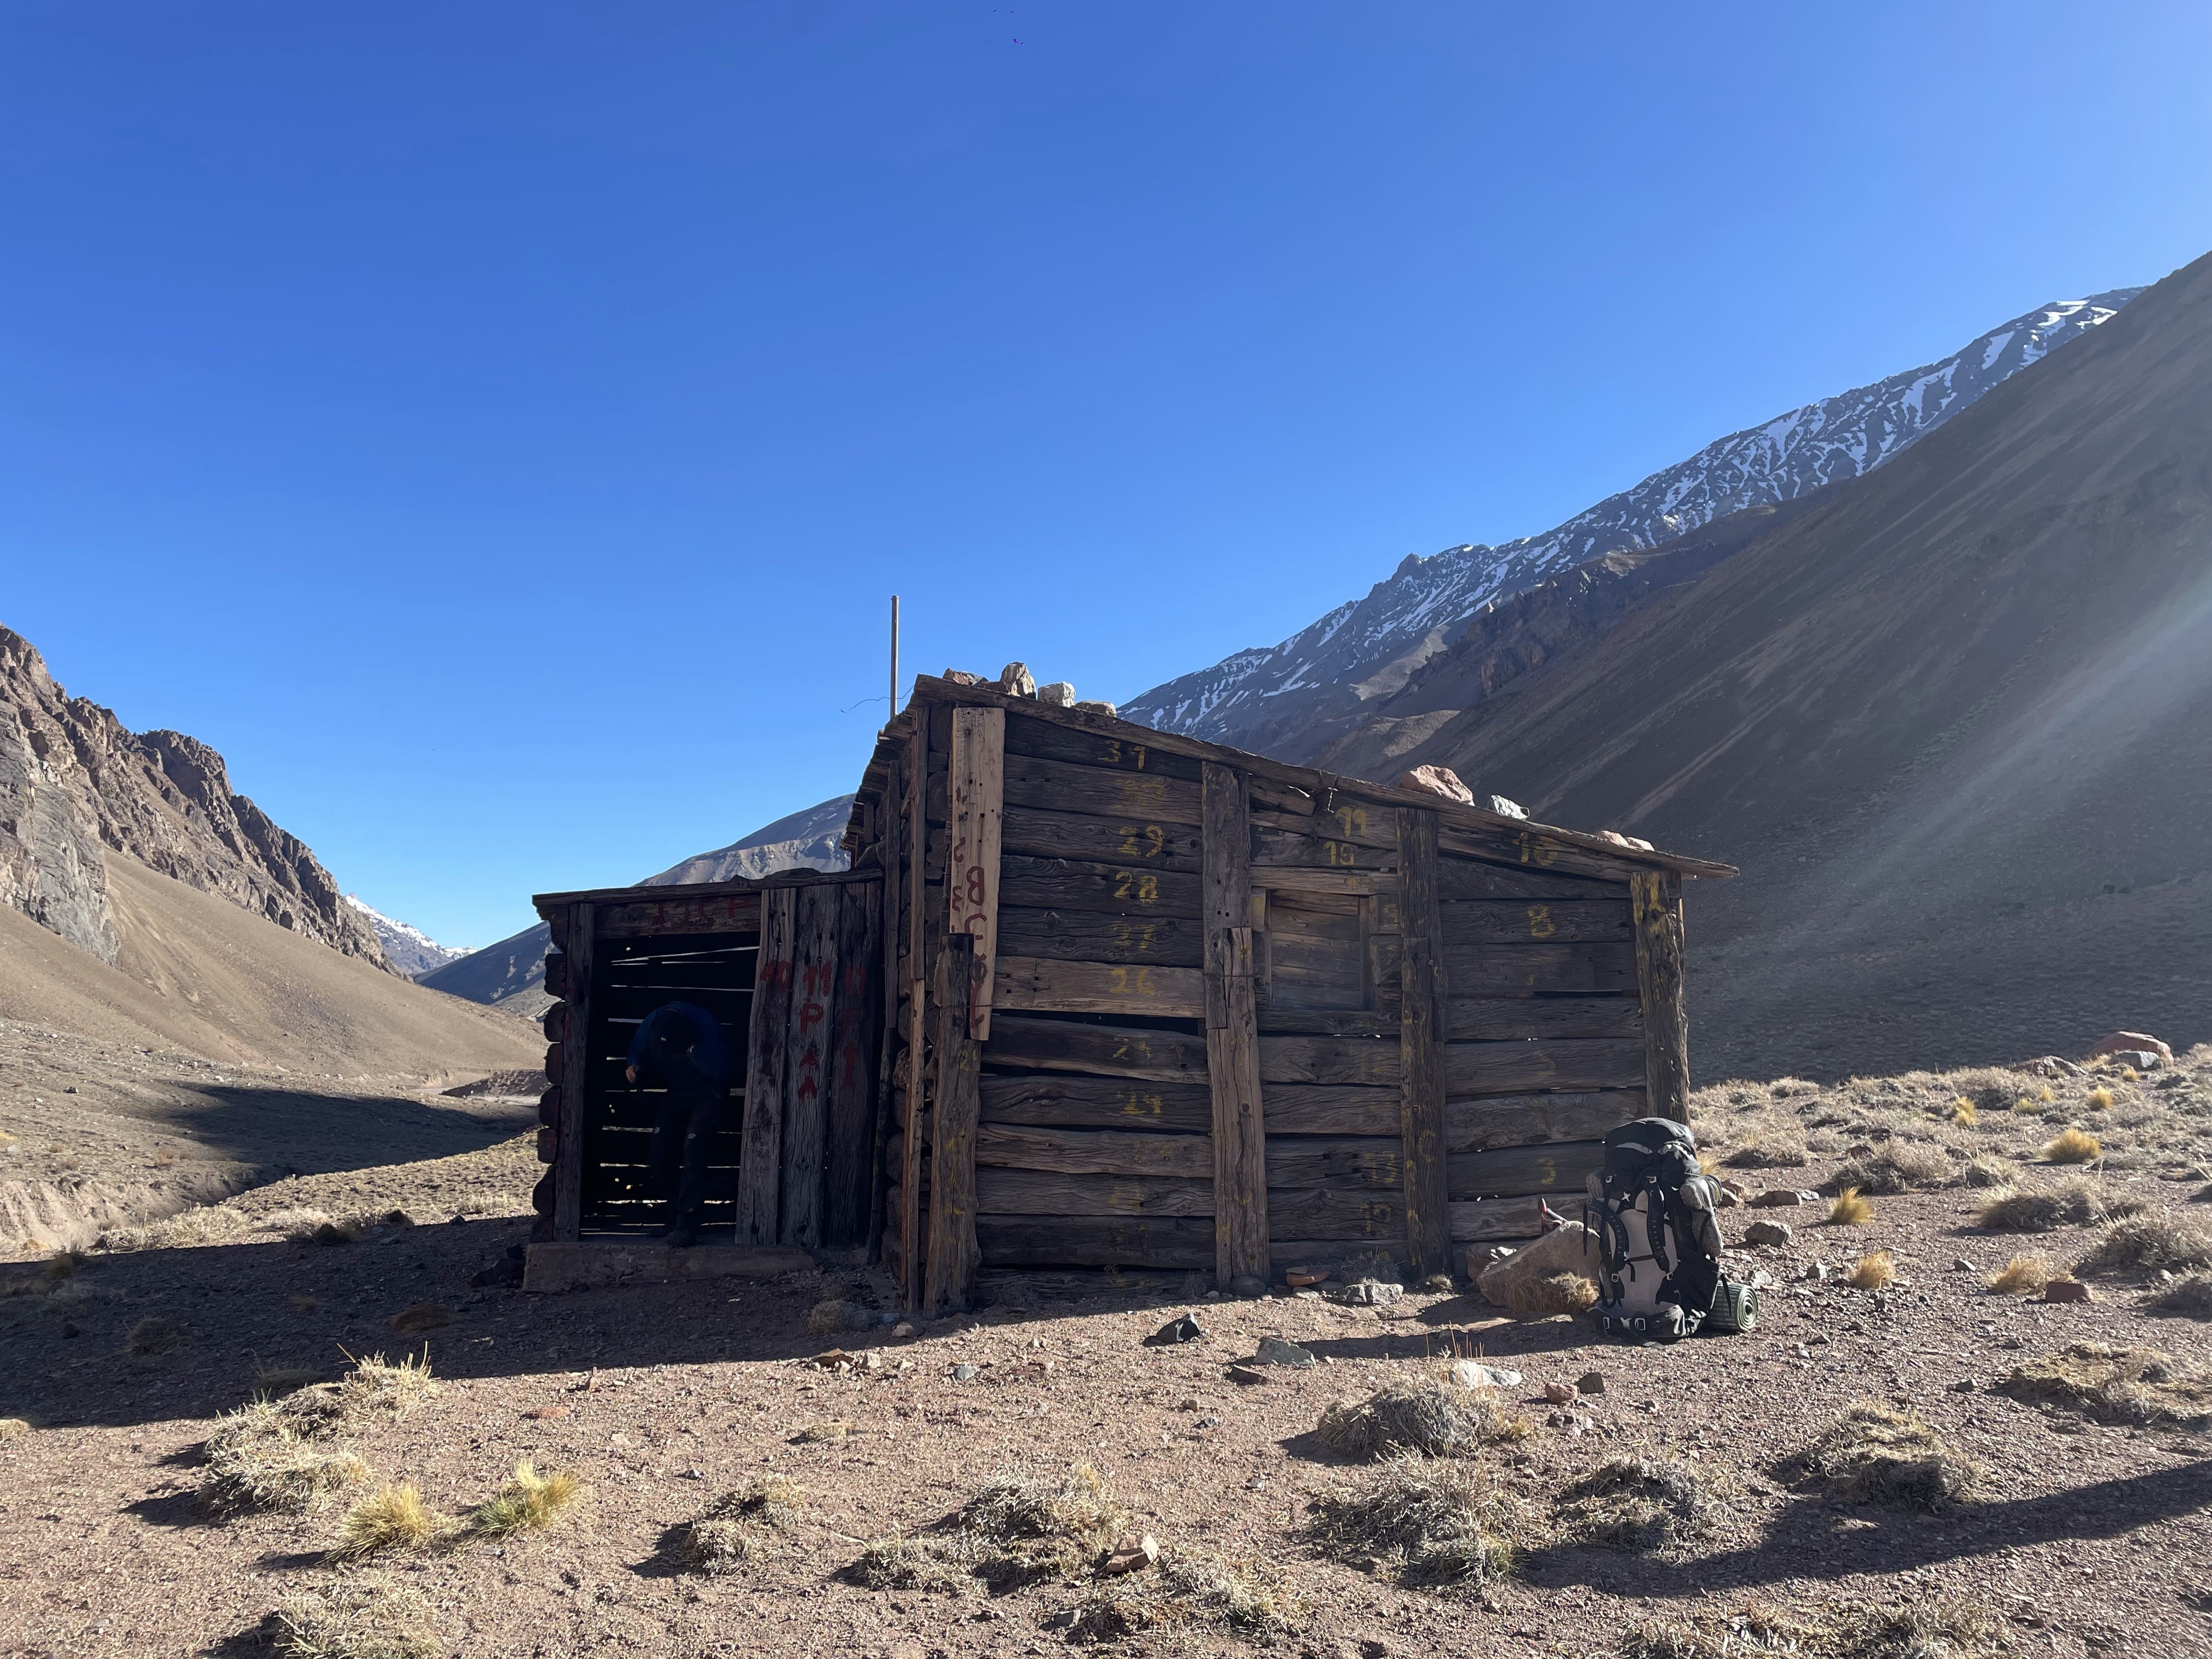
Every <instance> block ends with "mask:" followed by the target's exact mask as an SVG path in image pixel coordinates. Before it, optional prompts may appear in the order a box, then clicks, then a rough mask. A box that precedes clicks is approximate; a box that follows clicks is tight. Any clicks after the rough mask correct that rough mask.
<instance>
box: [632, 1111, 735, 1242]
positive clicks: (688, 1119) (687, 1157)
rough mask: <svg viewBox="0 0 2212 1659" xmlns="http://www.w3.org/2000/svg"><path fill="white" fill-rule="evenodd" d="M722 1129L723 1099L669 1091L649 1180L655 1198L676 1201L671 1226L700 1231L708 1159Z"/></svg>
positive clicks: (656, 1134)
mask: <svg viewBox="0 0 2212 1659" xmlns="http://www.w3.org/2000/svg"><path fill="white" fill-rule="evenodd" d="M720 1127H722V1103H721V1101H720V1099H719V1098H718V1097H714V1096H713V1095H670V1096H668V1097H665V1099H663V1100H662V1102H661V1103H660V1114H659V1116H658V1117H657V1118H656V1119H655V1120H654V1121H653V1152H652V1154H651V1157H650V1158H649V1160H648V1162H647V1169H646V1179H647V1182H649V1183H650V1185H651V1186H652V1188H653V1196H654V1197H656V1198H672V1199H674V1200H676V1208H675V1213H674V1216H673V1218H672V1219H673V1225H675V1226H676V1227H678V1228H679V1229H689V1230H692V1231H696V1229H697V1228H698V1225H699V1212H700V1210H701V1208H702V1206H704V1205H705V1204H706V1201H707V1159H708V1155H709V1154H710V1153H712V1152H713V1151H714V1133H715V1131H717V1130H718V1129H720Z"/></svg>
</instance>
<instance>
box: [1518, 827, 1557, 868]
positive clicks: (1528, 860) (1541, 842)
mask: <svg viewBox="0 0 2212 1659" xmlns="http://www.w3.org/2000/svg"><path fill="white" fill-rule="evenodd" d="M1516 840H1518V841H1519V842H1520V843H1521V862H1522V863H1523V864H1540V865H1543V866H1547V867H1549V866H1551V864H1552V863H1553V861H1554V860H1557V859H1558V858H1559V843H1558V842H1554V841H1551V840H1547V838H1546V837H1544V836H1532V835H1530V834H1529V833H1528V831H1527V830H1526V829H1523V830H1522V832H1521V833H1520V835H1519V836H1516Z"/></svg>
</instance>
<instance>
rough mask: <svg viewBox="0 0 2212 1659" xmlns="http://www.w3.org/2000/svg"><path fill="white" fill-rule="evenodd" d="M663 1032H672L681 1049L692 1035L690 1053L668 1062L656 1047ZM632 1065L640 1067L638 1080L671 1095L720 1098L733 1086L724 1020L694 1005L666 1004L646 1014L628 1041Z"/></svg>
mask: <svg viewBox="0 0 2212 1659" xmlns="http://www.w3.org/2000/svg"><path fill="white" fill-rule="evenodd" d="M664 1031H667V1032H670V1033H671V1035H673V1036H674V1037H675V1040H676V1046H677V1047H678V1048H682V1047H684V1044H685V1042H686V1040H687V1039H688V1040H689V1042H690V1049H691V1052H690V1054H684V1055H683V1056H681V1057H679V1058H678V1059H676V1060H663V1059H662V1057H661V1053H660V1051H659V1049H658V1048H656V1047H655V1045H654V1039H655V1038H657V1037H659V1036H660V1035H661V1034H662V1033H663V1032H664ZM629 1064H630V1065H632V1066H636V1067H637V1075H638V1081H639V1082H640V1083H642V1084H646V1085H652V1084H654V1083H658V1084H659V1085H660V1086H661V1087H663V1088H665V1089H666V1090H667V1091H668V1092H669V1093H671V1094H672V1095H711V1096H714V1097H716V1098H720V1097H721V1095H722V1094H723V1093H724V1091H726V1090H727V1089H728V1088H729V1086H730V1045H729V1043H728V1042H726V1041H725V1040H724V1039H723V1036H722V1027H721V1023H720V1021H719V1020H717V1019H716V1018H714V1015H712V1014H710V1013H708V1012H707V1011H706V1010H705V1009H704V1008H702V1007H700V1006H697V1005H696V1004H695V1003H690V1002H664V1003H662V1004H661V1005H660V1006H659V1007H658V1008H656V1009H654V1010H653V1012H651V1013H649V1014H647V1016H646V1017H645V1018H644V1020H643V1022H642V1023H641V1024H640V1025H639V1026H638V1028H637V1034H636V1035H635V1036H633V1037H631V1038H630V1040H629Z"/></svg>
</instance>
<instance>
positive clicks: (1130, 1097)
mask: <svg viewBox="0 0 2212 1659" xmlns="http://www.w3.org/2000/svg"><path fill="white" fill-rule="evenodd" d="M1121 1115H1122V1116H1123V1117H1158V1116H1159V1115H1160V1097H1158V1095H1148V1094H1140V1093H1139V1092H1138V1091H1136V1090H1134V1089H1131V1090H1130V1091H1127V1093H1125V1094H1124V1095H1123V1096H1122V1097H1121Z"/></svg>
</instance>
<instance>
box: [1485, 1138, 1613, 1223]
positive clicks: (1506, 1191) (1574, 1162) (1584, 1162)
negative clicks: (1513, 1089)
mask: <svg viewBox="0 0 2212 1659" xmlns="http://www.w3.org/2000/svg"><path fill="white" fill-rule="evenodd" d="M1604 1159H1605V1143H1604V1142H1603V1141H1601V1140H1560V1141H1552V1142H1549V1143H1547V1144H1546V1145H1543V1146H1498V1147H1492V1149H1490V1150H1489V1151H1487V1152H1455V1153H1453V1154H1452V1155H1451V1157H1450V1158H1448V1159H1447V1160H1446V1168H1447V1171H1448V1181H1449V1189H1450V1194H1451V1196H1452V1197H1453V1198H1455V1199H1462V1198H1518V1197H1523V1196H1527V1197H1547V1198H1551V1199H1553V1200H1555V1207H1556V1204H1558V1203H1577V1204H1578V1203H1580V1202H1581V1201H1582V1200H1583V1198H1584V1197H1585V1196H1586V1195H1587V1194H1585V1192H1584V1189H1583V1182H1584V1181H1585V1180H1586V1179H1587V1178H1588V1177H1589V1174H1590V1172H1591V1171H1592V1170H1595V1169H1596V1168H1597V1167H1598V1165H1599V1164H1601V1163H1602V1162H1604Z"/></svg>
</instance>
